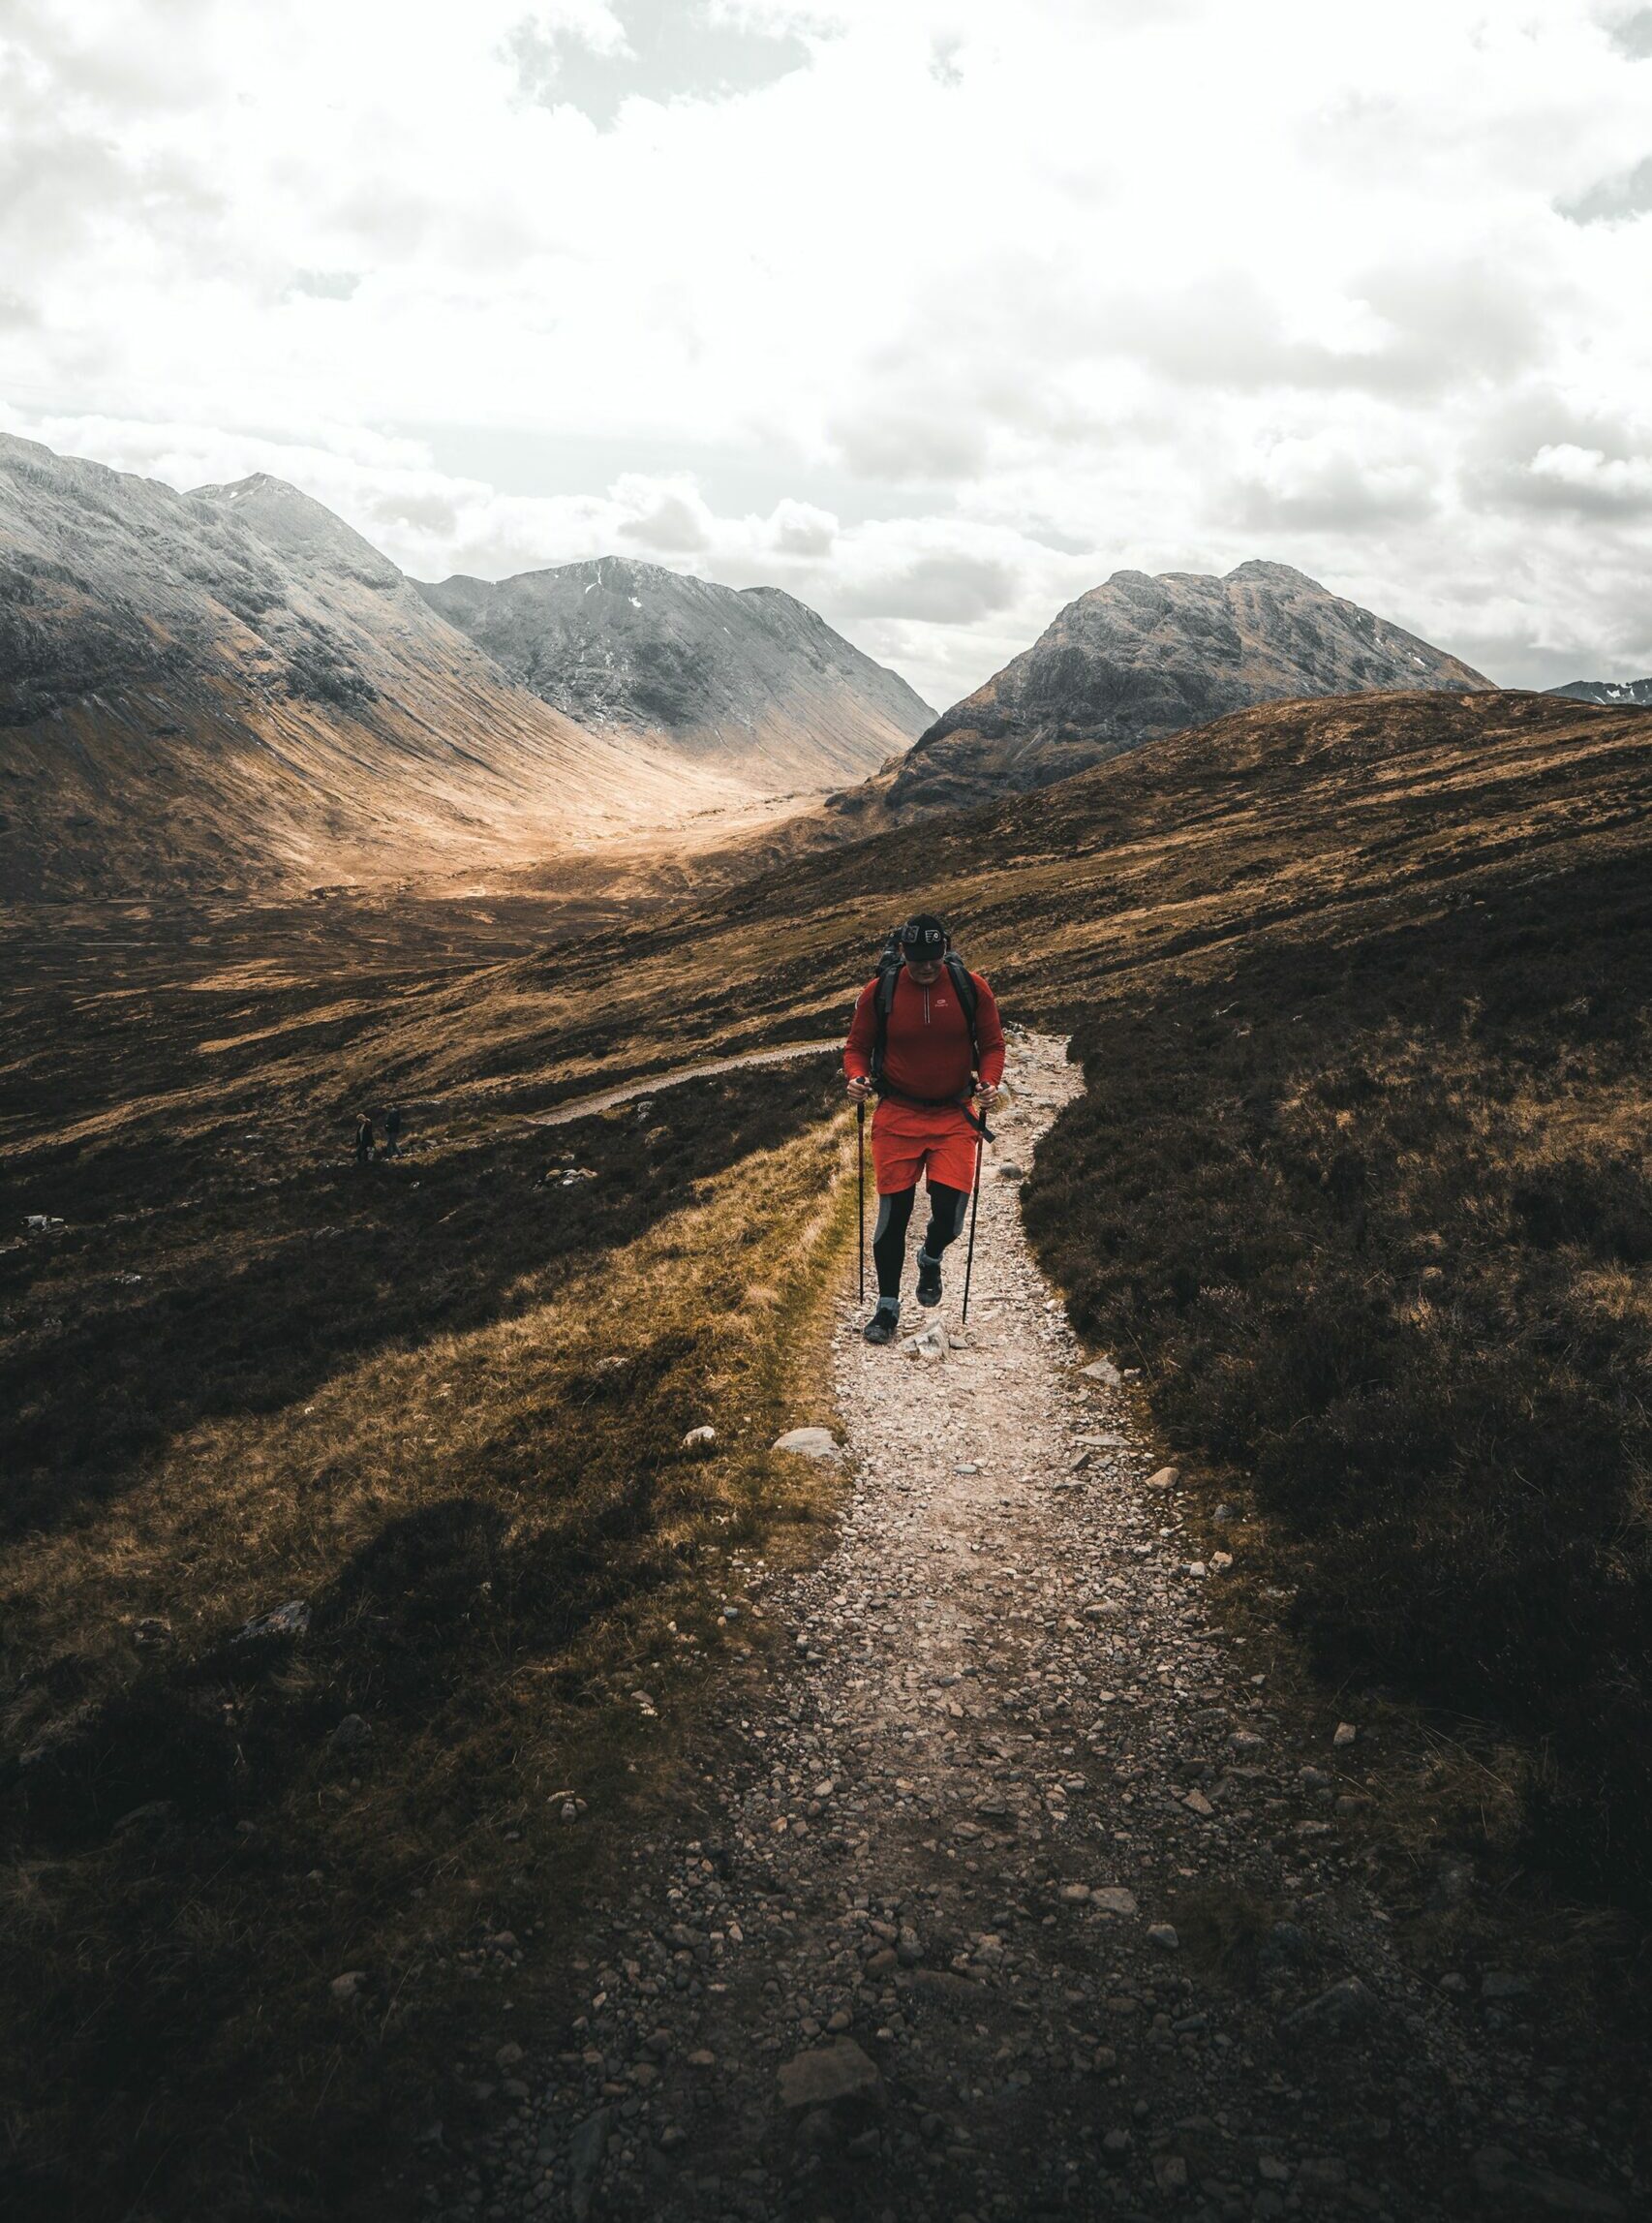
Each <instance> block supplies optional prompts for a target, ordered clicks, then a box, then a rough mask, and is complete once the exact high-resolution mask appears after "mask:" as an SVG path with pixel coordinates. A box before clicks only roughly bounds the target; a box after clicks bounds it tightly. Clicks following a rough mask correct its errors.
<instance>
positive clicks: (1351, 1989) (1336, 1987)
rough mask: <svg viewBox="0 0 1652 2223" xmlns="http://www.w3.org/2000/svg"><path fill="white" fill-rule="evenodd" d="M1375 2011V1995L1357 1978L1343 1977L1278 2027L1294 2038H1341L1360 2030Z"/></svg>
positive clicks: (1287, 2017) (1288, 2016) (1286, 2018)
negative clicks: (1339, 1981) (1344, 2034)
mask: <svg viewBox="0 0 1652 2223" xmlns="http://www.w3.org/2000/svg"><path fill="white" fill-rule="evenodd" d="M1376 2012H1377V1998H1376V1993H1375V1992H1374V1991H1370V1990H1369V1989H1368V1988H1367V1987H1366V1986H1365V1985H1363V1984H1361V1981H1360V1979H1359V1977H1358V1976H1344V1977H1343V1979H1342V1981H1341V1983H1340V1984H1332V1985H1331V1989H1330V1990H1329V1991H1321V1992H1320V1993H1319V1994H1318V1996H1317V1997H1316V1998H1312V1999H1310V2000H1309V2001H1308V2003H1307V2005H1306V2006H1305V2007H1299V2008H1298V2009H1297V2011H1296V2013H1295V2014H1294V2015H1287V2016H1286V2017H1285V2020H1284V2021H1283V2022H1281V2023H1280V2025H1279V2027H1280V2029H1281V2030H1283V2031H1285V2032H1286V2033H1287V2034H1288V2035H1290V2036H1291V2037H1296V2038H1306V2037H1316V2038H1317V2037H1321V2036H1325V2035H1330V2036H1332V2037H1340V2036H1341V2035H1342V2034H1343V2033H1344V2032H1345V2031H1349V2030H1357V2029H1361V2028H1362V2027H1363V2026H1364V2025H1365V2024H1366V2023H1367V2022H1370V2021H1371V2020H1372V2018H1373V2017H1374V2016H1375V2014H1376Z"/></svg>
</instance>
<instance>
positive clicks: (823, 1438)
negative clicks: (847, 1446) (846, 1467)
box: [774, 1428, 843, 1459]
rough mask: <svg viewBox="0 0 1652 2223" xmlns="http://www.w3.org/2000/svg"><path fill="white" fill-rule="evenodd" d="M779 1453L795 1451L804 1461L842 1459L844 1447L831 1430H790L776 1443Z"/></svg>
mask: <svg viewBox="0 0 1652 2223" xmlns="http://www.w3.org/2000/svg"><path fill="white" fill-rule="evenodd" d="M774 1449H775V1450H777V1451H795V1452H796V1453H797V1454H798V1456H799V1457H800V1458H802V1459H841V1457H842V1456H843V1447H842V1445H841V1443H840V1442H839V1441H838V1439H837V1437H836V1436H834V1435H833V1434H832V1431H831V1430H830V1429H829V1428H788V1429H787V1430H786V1432H785V1434H784V1435H783V1436H776V1438H775V1441H774Z"/></svg>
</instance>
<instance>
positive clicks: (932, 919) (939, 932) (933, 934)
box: [899, 911, 952, 965]
mask: <svg viewBox="0 0 1652 2223" xmlns="http://www.w3.org/2000/svg"><path fill="white" fill-rule="evenodd" d="M951 939H952V938H951V936H950V935H949V934H948V933H947V931H946V928H945V927H944V926H943V925H942V924H941V922H940V920H939V919H938V918H936V916H935V915H934V912H933V911H919V912H918V913H917V915H916V916H915V917H913V918H909V919H908V920H907V921H906V923H905V925H904V926H903V927H902V929H901V933H900V937H899V940H900V942H901V954H902V957H904V958H905V960H906V962H907V963H908V964H909V965H911V964H918V965H934V964H938V963H939V961H940V959H941V958H943V957H944V956H945V955H946V951H947V943H948V942H950V941H951Z"/></svg>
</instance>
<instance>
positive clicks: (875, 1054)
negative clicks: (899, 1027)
mask: <svg viewBox="0 0 1652 2223" xmlns="http://www.w3.org/2000/svg"><path fill="white" fill-rule="evenodd" d="M942 962H943V964H944V965H945V966H946V970H947V973H948V974H949V975H950V976H951V980H952V985H953V986H954V988H956V989H957V991H958V1002H959V1007H960V1008H961V1009H962V1011H963V1013H964V1018H965V1020H966V1021H967V1022H968V1026H969V1064H970V1068H971V1070H972V1071H974V1072H977V1073H979V1071H980V1070H981V1044H980V1042H979V1041H978V1040H977V1039H976V1035H975V1009H976V1005H977V1004H978V1003H980V1001H981V999H980V997H979V996H978V995H977V993H976V989H975V983H974V981H973V980H972V979H971V978H970V977H969V968H968V966H967V965H965V964H964V960H963V958H962V957H960V956H959V955H958V954H957V952H956V951H955V950H951V949H949V950H948V951H947V953H946V956H945V958H944V959H943V960H942ZM901 964H902V958H901V935H900V931H899V929H897V930H896V932H895V933H893V934H892V935H891V936H890V937H889V940H888V941H887V942H885V943H884V945H883V955H882V956H881V957H880V958H879V959H878V961H877V994H876V996H875V998H874V999H873V1002H872V1010H873V1011H874V1013H875V1014H876V1017H877V1036H876V1039H875V1041H874V1042H873V1044H872V1080H873V1081H874V1082H880V1081H881V1080H882V1079H883V1054H884V1051H885V1050H886V1049H887V1048H888V1046H889V1014H890V1011H891V1010H892V1009H893V1007H894V1003H895V983H896V981H897V980H899V979H900V977H901Z"/></svg>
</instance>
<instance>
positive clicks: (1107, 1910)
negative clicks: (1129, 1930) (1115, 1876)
mask: <svg viewBox="0 0 1652 2223" xmlns="http://www.w3.org/2000/svg"><path fill="white" fill-rule="evenodd" d="M1089 1899H1090V1904H1091V1905H1092V1906H1094V1907H1099V1908H1100V1910H1101V1912H1102V1913H1103V1914H1135V1913H1136V1912H1137V1911H1138V1909H1137V1905H1136V1894H1135V1893H1134V1892H1133V1891H1126V1890H1125V1889H1124V1886H1123V1885H1122V1884H1119V1883H1104V1884H1102V1885H1100V1886H1099V1887H1098V1888H1097V1889H1096V1890H1093V1891H1092V1892H1091V1893H1090V1895H1089Z"/></svg>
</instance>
